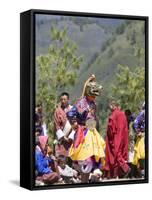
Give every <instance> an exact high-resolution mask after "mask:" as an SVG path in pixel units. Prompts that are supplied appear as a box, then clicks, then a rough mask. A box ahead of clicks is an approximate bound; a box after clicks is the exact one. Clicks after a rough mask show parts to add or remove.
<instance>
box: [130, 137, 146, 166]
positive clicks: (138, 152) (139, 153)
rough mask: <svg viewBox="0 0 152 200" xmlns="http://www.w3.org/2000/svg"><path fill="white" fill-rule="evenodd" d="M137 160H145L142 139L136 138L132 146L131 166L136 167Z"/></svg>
mask: <svg viewBox="0 0 152 200" xmlns="http://www.w3.org/2000/svg"><path fill="white" fill-rule="evenodd" d="M139 159H145V143H144V137H143V136H142V137H138V138H137V141H136V143H135V146H134V158H133V162H132V163H133V164H134V165H138V161H139Z"/></svg>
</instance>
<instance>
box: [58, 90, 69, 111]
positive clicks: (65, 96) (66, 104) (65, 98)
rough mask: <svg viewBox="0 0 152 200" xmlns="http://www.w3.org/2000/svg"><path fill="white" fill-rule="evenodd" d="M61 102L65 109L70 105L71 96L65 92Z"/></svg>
mask: <svg viewBox="0 0 152 200" xmlns="http://www.w3.org/2000/svg"><path fill="white" fill-rule="evenodd" d="M60 102H61V107H63V108H65V107H67V106H68V104H69V94H68V93H67V92H63V93H62V94H61V95H60Z"/></svg>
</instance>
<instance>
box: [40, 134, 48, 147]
mask: <svg viewBox="0 0 152 200" xmlns="http://www.w3.org/2000/svg"><path fill="white" fill-rule="evenodd" d="M47 141H48V136H39V142H40V144H41V148H42V150H44V148H45V145H46V143H47Z"/></svg>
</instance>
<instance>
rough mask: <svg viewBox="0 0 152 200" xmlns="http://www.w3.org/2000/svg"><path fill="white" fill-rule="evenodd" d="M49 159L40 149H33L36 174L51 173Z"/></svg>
mask: <svg viewBox="0 0 152 200" xmlns="http://www.w3.org/2000/svg"><path fill="white" fill-rule="evenodd" d="M48 165H49V160H48V159H47V158H46V157H44V156H43V154H42V152H41V151H38V150H36V151H35V169H36V170H37V172H38V175H43V174H48V173H51V172H52V170H51V169H50V168H49V167H48Z"/></svg>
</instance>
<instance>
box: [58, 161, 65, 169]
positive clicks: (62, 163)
mask: <svg viewBox="0 0 152 200" xmlns="http://www.w3.org/2000/svg"><path fill="white" fill-rule="evenodd" d="M59 166H60V167H61V168H62V169H65V162H64V161H62V160H60V162H59Z"/></svg>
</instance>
